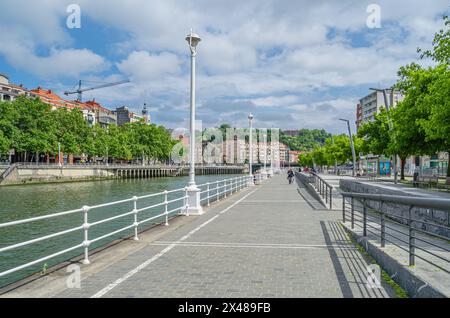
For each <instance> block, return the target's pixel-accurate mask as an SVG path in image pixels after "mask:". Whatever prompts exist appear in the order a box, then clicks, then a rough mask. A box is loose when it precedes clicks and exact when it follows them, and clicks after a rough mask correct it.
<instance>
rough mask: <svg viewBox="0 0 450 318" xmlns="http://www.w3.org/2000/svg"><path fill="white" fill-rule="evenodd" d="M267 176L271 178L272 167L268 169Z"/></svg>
mask: <svg viewBox="0 0 450 318" xmlns="http://www.w3.org/2000/svg"><path fill="white" fill-rule="evenodd" d="M267 176H268V177H269V178H272V177H273V169H269V171H268V172H267Z"/></svg>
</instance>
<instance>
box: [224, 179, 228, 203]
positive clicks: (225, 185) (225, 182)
mask: <svg viewBox="0 0 450 318" xmlns="http://www.w3.org/2000/svg"><path fill="white" fill-rule="evenodd" d="M223 182H224V187H223V188H224V189H225V190H224V191H223V192H224V193H225V199H226V198H227V180H226V179H225V180H224V181H223Z"/></svg>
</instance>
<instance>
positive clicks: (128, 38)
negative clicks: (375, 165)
mask: <svg viewBox="0 0 450 318" xmlns="http://www.w3.org/2000/svg"><path fill="white" fill-rule="evenodd" d="M72 3H76V4H78V5H79V6H80V8H81V28H80V29H70V28H68V27H67V25H66V20H67V17H68V15H69V14H68V13H67V12H66V11H67V6H68V5H69V4H72ZM373 3H375V4H378V5H379V7H380V8H381V28H369V27H368V26H367V23H366V22H367V19H368V17H369V15H370V13H368V12H367V8H368V6H369V5H370V4H373ZM0 6H1V10H0V34H1V35H2V36H1V38H2V44H1V45H0V73H6V74H8V75H9V76H10V79H11V81H12V82H13V83H16V84H20V83H23V84H24V85H25V86H26V87H28V88H35V87H37V86H38V85H40V86H43V87H45V88H51V89H53V90H55V91H57V92H58V93H62V92H63V91H64V90H67V89H71V88H73V87H74V86H75V84H76V82H77V81H78V79H83V80H87V81H91V82H92V83H88V84H87V85H96V83H97V82H111V81H116V80H122V79H130V80H131V83H130V84H126V85H122V86H118V87H114V88H108V89H103V90H97V91H92V92H88V93H86V94H85V95H84V98H85V99H89V98H96V100H97V101H100V102H101V103H103V104H104V105H105V106H107V107H110V108H115V107H116V106H119V105H128V106H129V107H130V108H131V109H133V110H136V111H139V110H140V109H141V108H142V105H143V103H144V102H145V103H147V104H148V105H149V106H150V111H151V116H152V121H153V122H155V123H157V124H163V125H166V126H168V127H172V128H175V127H179V126H183V125H184V123H185V122H186V120H187V118H188V117H189V107H188V105H189V71H190V69H189V62H190V59H189V50H188V47H187V44H186V42H185V41H184V37H185V36H186V34H187V33H188V32H189V30H190V29H191V27H192V28H193V29H194V31H195V32H196V33H199V34H200V36H201V37H202V39H203V41H202V42H201V44H200V45H199V48H198V75H197V85H198V91H197V96H198V97H197V99H198V119H199V120H202V121H203V125H204V126H214V125H218V124H221V123H229V124H233V125H236V126H245V125H246V117H247V114H248V113H249V112H253V113H254V115H255V121H256V125H257V126H259V127H267V128H270V127H279V128H283V129H293V128H325V129H327V130H328V131H330V132H333V133H340V132H344V131H345V127H343V125H342V122H339V121H338V118H340V117H347V118H350V119H352V120H353V121H354V117H355V114H354V113H355V107H356V103H357V101H358V99H359V98H360V97H362V96H364V95H366V94H367V93H368V92H369V91H368V89H369V88H370V87H384V86H387V85H391V84H393V83H394V82H395V80H396V72H397V69H398V67H399V66H401V65H405V64H407V63H410V62H411V61H414V60H416V59H417V53H416V48H417V47H422V48H428V47H429V46H430V43H431V40H432V38H433V34H434V32H436V31H437V30H438V29H439V28H440V27H441V25H442V23H441V21H442V20H441V17H442V15H443V14H445V13H447V12H448V10H449V8H450V2H449V1H444V0H432V1H423V0H388V1H381V0H380V1H375V0H371V1H363V0H341V1H322V0H317V1H306V0H290V1H280V0H278V1H275V0H246V1H242V0H236V1H235V0H226V1H225V0H220V1H219V0H195V1H188V0H178V1H175V0H164V1H162V0H161V1H149V0H127V1H112V0H95V1H92V0H91V1H90V0H78V2H75V0H71V1H66V0H35V1H29V0H15V1H14V3H12V2H10V1H7V0H0Z"/></svg>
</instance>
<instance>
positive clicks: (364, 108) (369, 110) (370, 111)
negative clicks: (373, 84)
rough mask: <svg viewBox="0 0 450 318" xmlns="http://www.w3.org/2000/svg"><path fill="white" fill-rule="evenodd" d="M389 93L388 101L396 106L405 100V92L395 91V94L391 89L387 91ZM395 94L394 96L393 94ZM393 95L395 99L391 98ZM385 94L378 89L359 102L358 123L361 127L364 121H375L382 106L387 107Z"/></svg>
mask: <svg viewBox="0 0 450 318" xmlns="http://www.w3.org/2000/svg"><path fill="white" fill-rule="evenodd" d="M387 95H388V103H389V105H392V107H395V106H396V105H397V104H398V102H400V101H402V100H403V98H404V97H403V94H402V93H400V92H398V91H394V94H391V91H388V92H387ZM392 95H393V96H392ZM392 97H393V100H391V99H392ZM385 104H386V103H385V100H384V94H383V92H382V91H379V90H376V91H373V92H372V93H370V94H369V95H367V96H365V97H363V98H361V99H360V101H359V104H358V105H357V107H356V124H357V127H358V128H359V127H360V126H361V125H363V124H364V123H367V122H370V121H373V120H374V119H375V115H376V114H378V113H379V112H380V110H381V108H382V107H385Z"/></svg>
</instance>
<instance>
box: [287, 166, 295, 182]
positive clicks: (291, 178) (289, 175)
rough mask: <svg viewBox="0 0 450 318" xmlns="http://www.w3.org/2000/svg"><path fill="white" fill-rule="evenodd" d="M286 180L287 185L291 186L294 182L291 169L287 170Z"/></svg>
mask: <svg viewBox="0 0 450 318" xmlns="http://www.w3.org/2000/svg"><path fill="white" fill-rule="evenodd" d="M288 180H289V184H292V182H293V181H294V171H292V169H289V171H288Z"/></svg>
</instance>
